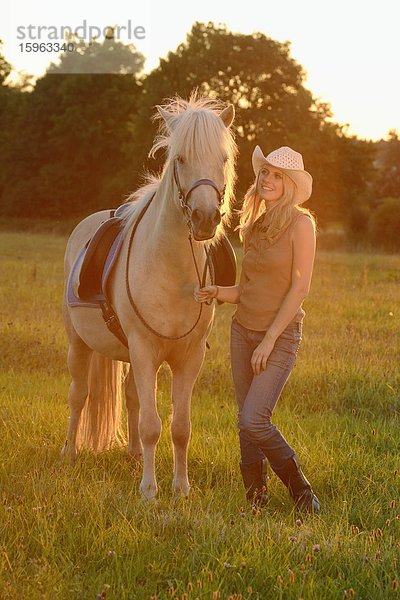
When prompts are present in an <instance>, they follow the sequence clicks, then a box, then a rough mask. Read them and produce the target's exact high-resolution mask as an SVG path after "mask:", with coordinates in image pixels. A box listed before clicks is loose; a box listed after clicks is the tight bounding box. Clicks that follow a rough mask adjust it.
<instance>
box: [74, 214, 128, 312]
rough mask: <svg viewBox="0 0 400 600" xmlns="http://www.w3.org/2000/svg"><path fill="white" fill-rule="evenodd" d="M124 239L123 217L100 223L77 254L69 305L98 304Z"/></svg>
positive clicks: (93, 305)
mask: <svg viewBox="0 0 400 600" xmlns="http://www.w3.org/2000/svg"><path fill="white" fill-rule="evenodd" d="M122 241H123V231H122V229H121V219H116V218H111V219H108V220H107V221H105V222H104V223H102V224H101V225H100V227H99V228H98V229H97V230H96V232H95V234H94V236H93V237H92V238H91V240H90V241H89V242H88V243H87V244H86V246H85V247H84V248H83V249H82V250H81V252H80V254H79V255H78V257H77V259H76V261H75V263H74V265H73V267H72V269H71V273H70V276H69V279H68V284H67V299H68V304H69V306H90V307H97V308H98V306H99V303H100V302H102V301H104V299H105V295H104V290H105V289H106V285H107V281H108V278H109V276H110V273H111V270H112V267H113V265H114V263H115V260H116V258H117V256H118V253H119V249H120V247H121V244H122Z"/></svg>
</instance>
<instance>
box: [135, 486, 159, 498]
mask: <svg viewBox="0 0 400 600" xmlns="http://www.w3.org/2000/svg"><path fill="white" fill-rule="evenodd" d="M139 490H140V495H141V496H142V498H143V500H146V502H149V501H150V500H154V499H155V497H156V496H157V491H158V490H157V486H156V485H154V484H149V485H143V484H142V483H141V484H140V487H139Z"/></svg>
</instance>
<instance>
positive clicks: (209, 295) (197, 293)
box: [193, 285, 218, 303]
mask: <svg viewBox="0 0 400 600" xmlns="http://www.w3.org/2000/svg"><path fill="white" fill-rule="evenodd" d="M217 296H218V286H217V285H206V286H204V287H202V288H201V289H200V288H199V286H197V287H196V288H195V289H194V292H193V297H194V299H195V300H196V302H208V303H210V302H211V300H212V299H213V298H216V297H217Z"/></svg>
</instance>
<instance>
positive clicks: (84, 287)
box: [67, 205, 236, 346]
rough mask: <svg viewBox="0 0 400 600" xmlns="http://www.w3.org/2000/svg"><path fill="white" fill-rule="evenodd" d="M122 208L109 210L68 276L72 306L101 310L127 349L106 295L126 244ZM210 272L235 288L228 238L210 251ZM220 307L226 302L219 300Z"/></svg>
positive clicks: (220, 282) (216, 281) (233, 258)
mask: <svg viewBox="0 0 400 600" xmlns="http://www.w3.org/2000/svg"><path fill="white" fill-rule="evenodd" d="M123 207H124V205H122V207H120V208H119V209H117V210H116V211H114V210H112V211H110V217H109V218H108V219H107V220H106V221H104V222H103V223H101V225H100V226H99V227H98V229H97V230H96V231H95V233H94V235H93V236H92V238H91V239H90V240H89V241H88V242H87V243H86V245H85V246H84V248H83V249H82V250H81V252H80V253H79V255H78V257H77V259H76V261H75V263H74V265H73V267H72V269H71V273H70V276H69V280H68V285H67V301H68V305H69V306H85V307H92V308H101V310H102V312H103V318H104V320H105V321H106V325H107V327H108V328H109V329H110V331H112V333H113V334H114V335H116V336H117V337H118V339H119V340H120V341H121V342H122V343H123V344H124V345H125V346H127V341H126V337H125V335H124V333H123V331H122V329H121V326H120V325H119V322H118V319H117V316H116V315H115V313H114V311H113V309H112V306H111V303H110V302H109V299H108V293H107V283H108V279H109V277H110V274H111V271H112V268H113V266H114V264H115V261H116V259H117V257H118V254H119V250H120V248H121V245H122V242H123V234H124V232H123V227H122V226H123V219H122V218H121V217H120V216H119V215H120V214H121V212H123V211H122V210H121V209H122V208H123ZM209 269H210V274H211V280H212V282H213V283H214V284H217V285H222V286H230V285H235V282H236V255H235V251H234V249H233V247H232V245H231V243H230V242H229V240H228V238H227V237H226V236H225V235H223V236H222V237H221V238H220V239H219V240H218V242H216V243H215V244H213V245H212V246H211V248H210V250H209ZM218 304H223V303H222V302H221V301H219V300H218Z"/></svg>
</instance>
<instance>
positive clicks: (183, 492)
mask: <svg viewBox="0 0 400 600" xmlns="http://www.w3.org/2000/svg"><path fill="white" fill-rule="evenodd" d="M172 492H173V494H174V496H175V499H176V500H179V499H180V498H184V499H185V500H188V499H189V492H190V485H184V486H182V485H175V484H172Z"/></svg>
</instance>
